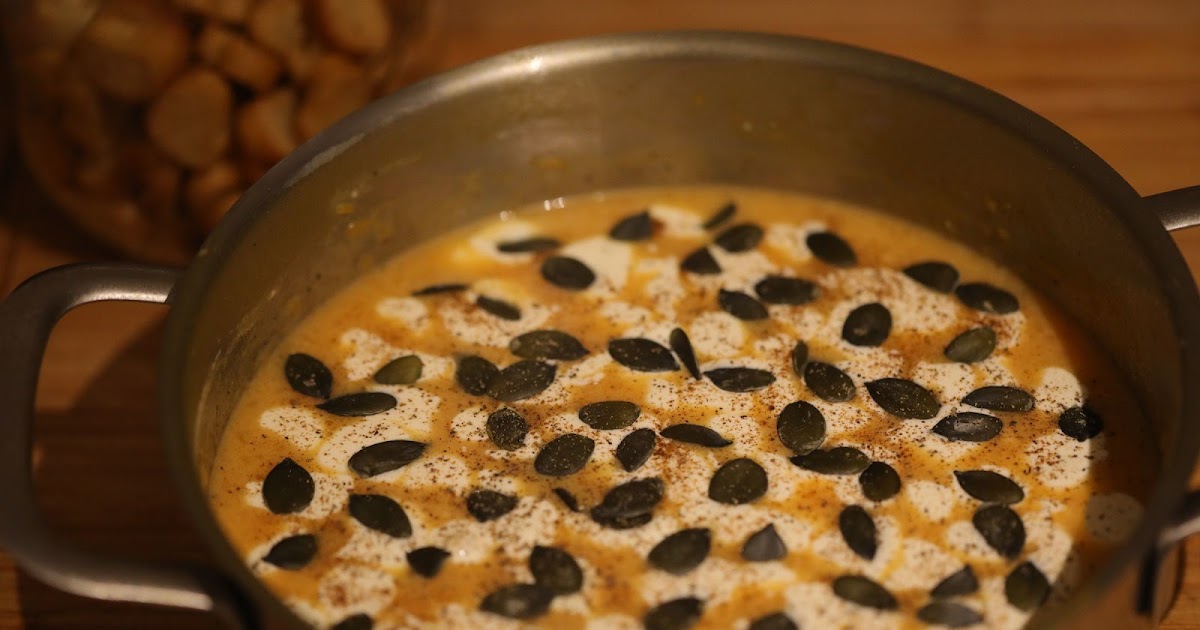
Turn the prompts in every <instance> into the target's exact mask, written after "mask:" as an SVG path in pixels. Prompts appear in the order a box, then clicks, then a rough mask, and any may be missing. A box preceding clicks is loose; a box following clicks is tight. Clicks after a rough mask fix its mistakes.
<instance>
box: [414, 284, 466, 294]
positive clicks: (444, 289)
mask: <svg viewBox="0 0 1200 630" xmlns="http://www.w3.org/2000/svg"><path fill="white" fill-rule="evenodd" d="M466 290H467V285H465V284H463V283H461V282H446V283H443V284H431V285H429V286H427V287H425V288H423V289H417V290H416V291H413V295H415V296H418V297H420V296H424V295H437V294H439V293H458V292H459V291H466Z"/></svg>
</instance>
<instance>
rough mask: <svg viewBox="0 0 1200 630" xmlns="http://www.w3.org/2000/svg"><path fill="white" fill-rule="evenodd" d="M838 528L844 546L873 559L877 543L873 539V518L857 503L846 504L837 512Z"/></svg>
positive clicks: (861, 555)
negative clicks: (839, 512)
mask: <svg viewBox="0 0 1200 630" xmlns="http://www.w3.org/2000/svg"><path fill="white" fill-rule="evenodd" d="M838 529H839V530H840V531H841V532H842V539H843V540H845V541H846V546H847V547H849V548H850V550H851V551H853V552H854V553H856V554H858V555H859V556H860V557H862V558H865V559H867V560H874V559H875V551H876V550H877V549H878V547H879V543H878V542H877V541H876V540H875V520H874V519H872V518H871V515H870V514H867V511H866V510H864V509H862V508H861V507H859V506H857V505H848V506H846V507H845V508H843V509H842V512H841V514H838Z"/></svg>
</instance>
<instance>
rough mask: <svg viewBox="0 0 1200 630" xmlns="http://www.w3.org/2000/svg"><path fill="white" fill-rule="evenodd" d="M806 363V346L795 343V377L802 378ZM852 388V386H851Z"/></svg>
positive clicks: (801, 343) (793, 349)
mask: <svg viewBox="0 0 1200 630" xmlns="http://www.w3.org/2000/svg"><path fill="white" fill-rule="evenodd" d="M807 363H808V344H806V343H804V342H803V341H797V342H796V345H795V346H794V347H793V348H792V371H793V372H795V373H796V376H799V377H803V376H804V366H805V364H807ZM851 385H852V386H853V384H851Z"/></svg>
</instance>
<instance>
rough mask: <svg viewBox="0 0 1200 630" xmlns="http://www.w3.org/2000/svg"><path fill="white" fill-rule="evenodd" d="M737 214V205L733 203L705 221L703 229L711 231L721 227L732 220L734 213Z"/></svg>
mask: <svg viewBox="0 0 1200 630" xmlns="http://www.w3.org/2000/svg"><path fill="white" fill-rule="evenodd" d="M736 212H737V204H735V203H733V202H732V201H731V202H729V203H727V204H725V205H723V206H721V207H720V208H718V209H717V211H716V212H714V213H713V214H712V216H710V217H708V218H707V219H705V220H704V223H703V225H702V226H701V227H703V228H704V229H706V230H711V229H714V228H717V227H720V226H721V224H723V223H725V222H726V221H728V220H730V219H732V218H733V215H734V213H736Z"/></svg>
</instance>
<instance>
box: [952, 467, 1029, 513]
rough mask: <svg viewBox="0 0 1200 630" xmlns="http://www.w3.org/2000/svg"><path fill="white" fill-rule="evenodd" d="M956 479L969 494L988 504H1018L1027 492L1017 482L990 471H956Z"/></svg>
mask: <svg viewBox="0 0 1200 630" xmlns="http://www.w3.org/2000/svg"><path fill="white" fill-rule="evenodd" d="M954 478H955V479H957V480H958V485H960V486H962V489H963V490H964V491H966V493H967V494H969V495H971V496H973V497H975V498H976V499H979V500H980V501H984V502H986V503H1003V504H1005V505H1008V504H1012V503H1018V502H1020V501H1021V500H1022V499H1024V498H1025V491H1024V490H1022V489H1021V486H1019V485H1017V482H1015V481H1013V480H1012V479H1009V478H1008V477H1005V476H1004V475H1001V474H1000V473H994V472H992V471H990V470H964V471H955V472H954Z"/></svg>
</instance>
